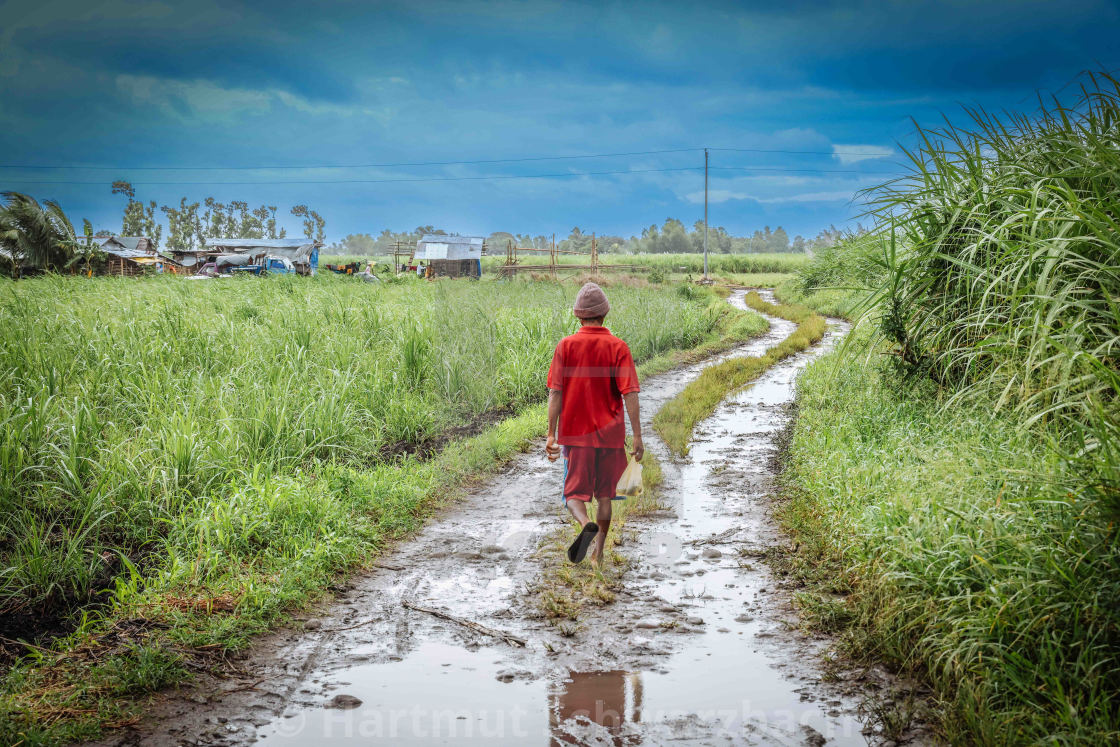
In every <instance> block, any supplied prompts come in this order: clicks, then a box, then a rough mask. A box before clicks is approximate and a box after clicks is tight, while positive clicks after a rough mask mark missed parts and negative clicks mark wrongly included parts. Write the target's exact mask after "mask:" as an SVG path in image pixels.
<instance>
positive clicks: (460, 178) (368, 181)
mask: <svg viewBox="0 0 1120 747" xmlns="http://www.w3.org/2000/svg"><path fill="white" fill-rule="evenodd" d="M703 168H704V167H703V166H682V167H680V168H670V169H630V170H627V171H565V172H560V173H556V174H497V175H492V176H426V177H418V178H403V179H323V180H290V181H288V180H285V181H282V182H262V181H256V182H132V184H134V185H153V184H165V185H170V184H175V185H184V184H185V185H207V186H220V185H223V184H231V185H246V184H269V185H284V184H388V183H395V182H468V181H487V180H491V179H549V178H555V177H562V176H604V175H609V174H646V173H652V172H658V171H700V170H703ZM8 181H16V182H19V181H22V182H24V183H29V184H101V185H104V184H105V182H104V181H61V180H59V181H48V182H42V181H37V180H31V179H9V180H8Z"/></svg>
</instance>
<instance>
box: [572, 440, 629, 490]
mask: <svg viewBox="0 0 1120 747" xmlns="http://www.w3.org/2000/svg"><path fill="white" fill-rule="evenodd" d="M627 460H628V457H627V456H626V449H622V448H619V449H597V448H595V447H593V446H565V447H564V501H565V502H566V501H567V500H568V499H569V498H571V499H572V500H576V501H589V500H591V497H592V496H594V497H596V498H610V499H611V500H612V501H613V500H616V499H620V498H623V497H625V496H617V495H615V493H616V491H617V489H618V481H619V479H620V478H621V477H622V473H623V472H625V471H626V462H627Z"/></svg>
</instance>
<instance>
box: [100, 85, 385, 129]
mask: <svg viewBox="0 0 1120 747" xmlns="http://www.w3.org/2000/svg"><path fill="white" fill-rule="evenodd" d="M116 84H117V89H118V90H119V91H121V92H122V93H123V94H125V95H126V96H128V97H129V98H131V99H132V101H133V102H135V103H137V104H140V105H143V106H148V107H153V108H155V109H156V110H158V111H159V112H160V113H162V114H164V115H166V116H168V117H172V118H175V119H181V120H184V121H186V120H189V119H193V118H200V119H205V120H210V121H235V120H236V118H237V117H238V116H240V115H242V114H251V113H264V112H270V111H273V110H274V109H284V108H286V109H289V110H291V111H298V112H302V113H304V114H312V115H331V116H348V115H354V114H361V115H370V116H379V115H380V114H382V112H377V111H374V110H372V109H369V108H365V107H359V106H346V105H339V104H331V103H325V102H316V101H311V100H310V99H307V98H305V97H303V96H299V95H297V94H294V93H291V92H290V91H285V90H283V89H279V88H267V89H255V88H226V87H224V86H220V85H218V84H216V83H213V82H211V81H208V80H191V81H182V80H175V79H171V78H157V77H153V76H149V75H127V74H122V75H118V76H117V77H116Z"/></svg>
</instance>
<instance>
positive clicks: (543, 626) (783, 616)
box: [100, 291, 885, 745]
mask: <svg viewBox="0 0 1120 747" xmlns="http://www.w3.org/2000/svg"><path fill="white" fill-rule="evenodd" d="M742 295H743V292H741V291H737V292H736V293H734V294H733V295H732V297H731V298H730V299H729V300H730V301H731V302H732V303H733V304H735V305H737V306H739V307H740V308H742V307H743V304H742ZM769 319H770V323H771V328H770V331H769V332H768V333H766V334H764V335H762V336H761V337H759V338H756V339H755V340H752V341H751V342H749V343H747V344H745V345H742V346H739V347H737V348H735V349H733V350H731V351H730V352H728V353H726V354H724V355H721V356H717V357H715V358H712V359H708V360H706V361H704V362H702V363H699V364H695V365H692V366H687V367H684V368H681V369H677V370H674V371H671V372H668V373H666V374H663V375H660V376H657V377H651V378H650V379H648V380H647V381H645V382H643V390H642V395H641V404H642V420H643V431H644V433H645V434H648V435H647V436H646V443H647V448H650V449H652V450H654V452H655V453H656V455H657V457H658V458H659V459H660V460H661V462H662V468H663V471H664V484H663V487H662V502H663V503H664V504H666V507H667V509H668V510H666V511H664V512H660V513H658V514H655V515H654V516H653V517H650V518H647V519H634V520H631V521H630V522H628V524H627V531H626V535H625V539H624V543H623V545H622V546H621V547H620V550H621V551H622V552H624V553H625V554H627V556H628V557H629V558H630V559H631V561H632V563H633V567H632V568H631V569H630V571H629V572H628V575H627V577H626V580H625V584H626V587H625V591H624V592H623V593H621V594H619V596H618V599H617V600H616V602H615V603H614V604H611V605H608V606H605V607H601V608H594V609H589V610H587V611H586V614H585V617H584V619H583V620H582V621H581V623H582V628H581V630H580V632H578V633H577V634H576V635H574V636H570V637H565V636H564V635H562V634H561V632H560V631H559V630H558V629H557V628H555V627H553V626H551V625H550V624H549V623H548V622H547V621H546V620H544V619H542V618H541V617H540V615H539V613H538V612H537V610H536V609H534V608H533V606H532V603H531V600H530V597H531V594H530V589H531V588H532V586H533V585H534V583H535V582H536V581H537V579H539V577H540V575H541V573H542V571H543V570H544V569H542V567H541V565H540V561H539V560H538V559H537V558H536V557H535V552H534V551H535V549H536V548H537V546H538V545H539V543H540V542H541V540H542V539H543V538H544V537H545V536H546V534H547V533H548V532H549V531H550V530H552V529H553V528H554V527H555V526H556V523H557V522H558V521H560V520H561V519H560V518H559V516H560V514H559V513H558V510H557V506H558V503H559V493H560V479H561V475H560V470H561V468H560V467H559V466H558V465H556V464H553V463H550V462H548V461H547V460H546V459H545V457H544V456H543V449H540V448H537V445H536V444H534V446H533V448H532V450H531V451H529V452H527V453H525V454H520V455H518V456H517V457H516V458H514V459H513V460H512V462H511V463H510V464H509V465H508V467H507V468H506V470H505V471H504V472H503V473H500V474H497V475H494V476H492V477H491V478H489V479H487V480H486V481H485V482H484V484H482V485H480V486H479V487H478V488H477V489H475V490H473V491H471V492H470V493H469V494H468V495H467V496H466V497H464V498H463V499H462V500H461V501H458V502H457V503H456V504H455V505H454V506H452V507H450V508H448V509H447V510H445V511H444V512H443V513H442V514H441V515H439V516H437V517H435V518H434V519H432V520H431V521H430V522H429V523H428V524H427V525H426V526H425V527H424V528H423V529H422V530H421V531H420V532H419V533H418V534H417V535H416V536H415V537H414V538H412V539H410V540H408V541H406V542H403V543H401V545H400V546H399V547H397V548H395V549H393V550H392V551H390V552H388V553H386V554H385V555H384V556H382V558H381V559H380V562H381V563H382V565H383V566H384V568H382V569H375V570H373V571H371V572H370V573H368V574H365V575H362V576H360V577H357V578H355V579H352V581H351V583H350V586H349V588H347V589H346V590H345V591H342V592H340V593H339V594H337V595H336V596H335V597H334V598H333V599H332V600H330V601H329V603H324V604H323V605H321V606H320V607H319V608H318V609H316V610H315V611H314V612H313V614H312V616H311V617H309V618H307V619H306V620H301V621H297V624H296V625H295V626H294V627H293V628H291V629H288V630H284V631H280V632H278V633H275V634H271V635H269V636H266V637H264V638H262V639H261V640H260V641H259V642H258V643H257V644H256V645H254V646H253V648H252V649H251V651H250V652H249V654H248V656H247V657H246V658H245V660H244V661H242V662H240V666H241V674H239V675H238V676H236V677H232V678H229V679H216V678H205V679H203V680H201V681H199V682H198V683H197V684H196V685H195V686H193V687H190V688H188V689H183V690H180V691H178V692H176V693H172V694H170V695H168V696H166V697H163V698H161V699H159V701H157V702H156V703H155V704H154V705H153V707H152V709H151V712H150V714H149V716H148V718H147V719H146V722H145V723H144V724H143V725H142V726H141V727H140V728H139V729H138V730H131V731H128V732H121V733H117V734H114V735H111V737H110V738H109V739H106V740H104V741H103V742H101V743H100V744H105V745H131V744H145V745H148V744H150V745H194V744H199V745H202V744H205V745H225V744H229V745H241V744H253V743H261V744H270V745H271V744H276V745H319V744H324V743H339V744H369V743H379V742H383V743H392V744H409V743H444V742H463V741H475V742H479V743H486V744H495V743H508V744H519V745H520V744H546V743H551V744H569V743H570V744H639V743H651V744H658V743H662V742H665V741H670V740H671V741H681V742H685V743H695V744H729V743H730V744H775V743H778V744H802V743H805V744H825V743H826V741H827V742H828V743H836V744H863V743H865V742H866V739H865V738H864V737H863V735H862V734H861V729H862V728H863V727H862V724H861V723H860V721H859V720H858V719H857V718H856V715H855V714H856V712H857V709H858V705H859V697H858V695H859V692H860V691H861V689H863V688H864V687H865V682H862V681H861V682H859V683H843V682H842V683H837V684H825V683H823V682H822V679H823V677H822V672H821V671H820V668H819V664H818V662H819V656H818V654H819V652H820V650H821V649H822V647H823V646H824V645H825V644H826V643H827V641H826V640H814V639H810V638H808V637H806V636H804V635H802V634H800V633H798V632H797V631H796V619H795V613H794V611H793V609H792V606H791V604H790V599H789V595H788V592H786V591H783V590H782V589H781V588H779V585H778V583H777V581H776V580H775V579H774V578H773V576H772V575H771V574H770V572H769V570H768V569H767V568H766V567H765V566H764V565H763V564H761V563H759V562H758V561H757V560H756V559H755V556H756V554H757V552H760V551H762V550H764V549H765V548H766V547H770V546H773V545H775V544H778V543H780V542H781V538H780V536H779V534H778V532H777V529H776V527H775V526H774V525H773V523H772V522H771V520H770V519H769V511H768V504H767V497H766V496H767V495H768V493H769V491H770V489H771V487H772V480H773V477H774V471H773V470H774V466H773V460H772V456H773V453H774V451H775V436H776V435H777V433H778V432H779V431H780V430H781V428H782V427H783V426H784V425H785V424H786V422H787V421H788V410H787V409H786V408H785V407H784V406H785V405H786V404H788V402H790V401H792V397H793V380H794V377H795V376H796V374H797V372H798V371H800V369H801V368H802V367H803V366H804V365H805V364H806V363H807V362H808V361H809V360H810V359H811V358H813V357H815V356H817V355H819V354H821V352H823V351H824V350H826V349H828V348H829V347H831V346H832V345H833V344H834V343H835V341H836V340H837V339H838V338H839V337H840V336H842V335H843V333H844V332H845V331H846V325H844V324H843V323H841V322H838V321H835V320H834V322H833V324H832V325H831V326H830V329H829V332H828V334H827V335H826V337H825V339H824V341H822V342H821V343H819V344H818V345H816V346H814V347H813V348H811V349H810V350H809V351H806V352H805V353H802V354H799V355H797V356H794V357H792V358H789V359H787V360H785V361H783V362H781V363H779V364H778V365H776V366H774V367H773V368H771V369H770V370H769V371H768V372H767V373H765V374H764V375H763V376H762V377H760V378H759V379H758V380H756V381H755V382H754V384H753V385H752V386H750V387H749V388H747V389H746V390H744V391H743V392H741V393H739V394H737V395H735V396H733V397H731V398H729V399H728V400H727V401H725V402H724V403H723V404H722V405H721V406H720V407H719V409H717V411H716V412H715V414H713V415H712V416H711V417H710V418H708V419H707V420H705V421H704V422H703V423H701V424H700V425H699V426H698V428H697V431H696V434H695V435H696V438H695V439H694V443H693V446H692V450H691V453H690V455H689V456H688V457H686V458H685V459H683V460H674V459H673V458H672V457H671V455H670V454H669V452H668V449H667V448H666V447H665V446H664V445H663V444H662V443H661V441H660V439H658V438H657V437H656V435H655V434H654V433H653V430H652V427H651V425H650V421H651V419H652V417H653V415H654V413H656V412H657V410H659V409H660V407H661V405H662V404H664V402H666V401H667V400H668V399H670V398H671V397H673V396H674V395H676V393H677V392H679V391H680V390H681V389H682V388H683V387H684V386H685V385H686V384H688V383H689V382H690V381H692V380H693V379H694V378H695V377H696V376H697V375H698V374H699V372H700V371H701V370H702V369H703V368H704V367H705V366H707V365H711V364H712V363H713V362H718V361H720V360H724V359H726V358H728V357H733V356H742V355H760V354H761V353H763V352H764V351H765V350H766V349H767V348H768V347H770V346H771V345H773V344H775V343H776V342H778V341H780V340H781V339H783V338H784V337H786V336H787V335H788V334H789V333H790V332H792V331H793V329H794V328H795V326H796V325H795V324H794V323H793V322H789V321H786V320H782V319H778V318H774V317H770V318H769ZM741 549H743V550H745V551H746V552H745V553H741V552H739V551H740V550H741ZM406 600H407V601H410V602H414V603H415V604H417V605H421V606H424V607H430V608H434V609H438V610H440V611H442V612H446V613H448V614H449V615H452V616H454V617H460V618H464V619H468V620H472V621H474V622H477V623H480V624H482V625H484V626H486V627H488V628H494V629H498V630H501V631H504V632H507V633H509V634H512V635H513V636H517V637H520V638H524V639H527V640H528V641H529V644H528V646H526V647H525V648H519V647H515V646H510V645H507V644H505V643H503V642H502V641H501V640H498V639H495V638H492V637H489V636H486V635H484V634H480V633H478V632H477V631H474V630H471V629H469V628H466V627H463V626H461V625H458V624H456V623H455V622H453V621H449V620H446V619H441V618H438V617H434V616H431V615H427V614H425V613H423V612H421V611H416V610H412V609H408V608H406V607H404V606H403V604H402V602H404V601H406ZM878 678H879V679H885V675H884V674H882V673H878ZM825 740H826V741H825Z"/></svg>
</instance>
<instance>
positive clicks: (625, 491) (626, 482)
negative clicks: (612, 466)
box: [615, 457, 642, 498]
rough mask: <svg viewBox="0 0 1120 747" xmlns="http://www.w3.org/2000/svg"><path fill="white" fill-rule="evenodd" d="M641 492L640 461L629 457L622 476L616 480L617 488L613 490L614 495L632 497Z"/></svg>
mask: <svg viewBox="0 0 1120 747" xmlns="http://www.w3.org/2000/svg"><path fill="white" fill-rule="evenodd" d="M641 494H642V463H641V462H639V461H636V460H635V459H634V458H633V457H631V458H630V461H629V463H628V464H627V465H626V471H625V472H623V473H622V477H621V478H620V479H619V481H618V488H617V489H616V490H615V495H618V496H620V497H625V498H633V497H635V496H639V495H641Z"/></svg>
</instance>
